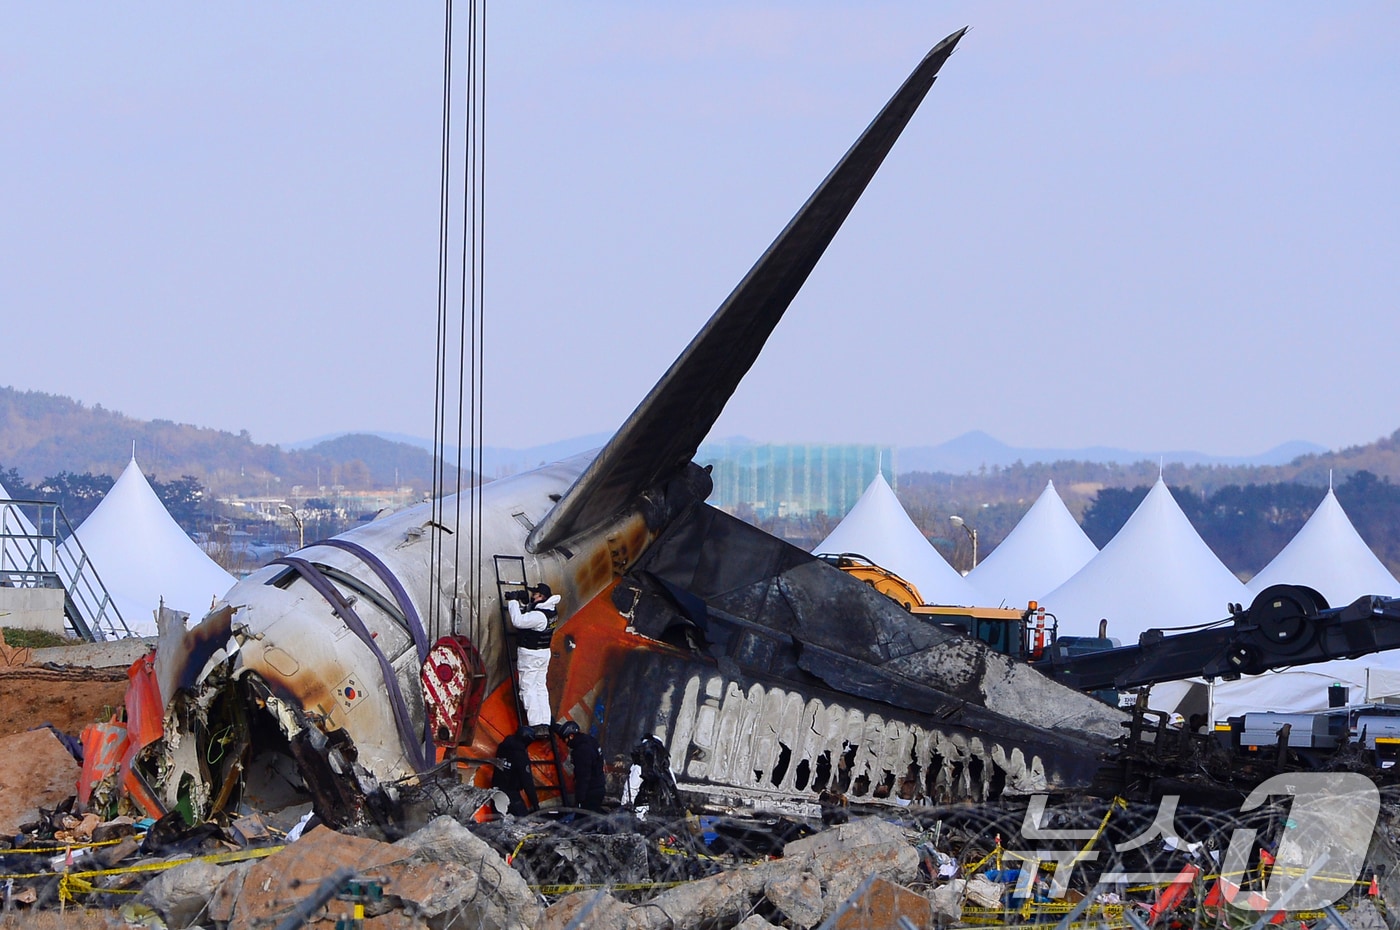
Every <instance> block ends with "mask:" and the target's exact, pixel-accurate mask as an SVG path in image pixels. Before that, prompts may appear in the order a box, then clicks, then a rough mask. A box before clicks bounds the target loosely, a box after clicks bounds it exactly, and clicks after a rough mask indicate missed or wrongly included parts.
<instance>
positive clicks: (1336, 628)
mask: <svg viewBox="0 0 1400 930" xmlns="http://www.w3.org/2000/svg"><path fill="white" fill-rule="evenodd" d="M1387 649H1400V598H1395V597H1378V596H1375V595H1366V596H1365V597H1360V598H1358V599H1357V600H1355V601H1353V602H1352V603H1350V604H1348V605H1346V606H1345V607H1329V606H1328V605H1327V601H1326V599H1325V598H1323V596H1322V595H1321V594H1319V593H1318V592H1317V591H1315V590H1313V589H1312V588H1307V587H1303V586H1302V585H1274V586H1272V587H1269V588H1265V589H1264V590H1263V591H1261V592H1259V595H1258V596H1257V597H1255V599H1254V601H1253V603H1251V604H1250V605H1249V608H1248V609H1244V608H1242V607H1241V606H1240V605H1238V604H1234V605H1231V608H1230V616H1229V617H1227V618H1225V619H1224V620H1221V621H1219V622H1218V623H1217V624H1213V625H1211V626H1209V627H1206V628H1204V629H1200V630H1194V631H1192V632H1188V633H1179V634H1177V635H1175V636H1167V635H1165V634H1164V633H1163V632H1162V631H1161V630H1148V631H1147V632H1145V633H1143V634H1142V636H1141V637H1140V638H1139V641H1138V644H1137V645H1135V646H1121V647H1119V648H1116V649H1108V650H1104V651H1101V652H1092V653H1084V654H1079V655H1071V654H1070V648H1069V644H1068V643H1067V642H1065V641H1064V640H1061V641H1060V642H1057V643H1055V644H1054V645H1053V646H1052V647H1051V648H1050V650H1049V651H1048V653H1047V656H1046V658H1045V659H1043V660H1042V661H1040V662H1038V663H1036V668H1038V669H1039V670H1040V671H1042V672H1044V673H1045V674H1047V675H1049V676H1050V677H1052V678H1054V679H1055V680H1056V681H1058V682H1060V683H1061V684H1064V685H1068V686H1069V687H1072V688H1077V689H1079V690H1081V691H1096V690H1102V689H1109V688H1118V689H1125V688H1134V687H1138V686H1140V685H1151V684H1156V683H1157V682H1162V681H1177V680H1179V679H1182V678H1192V677H1202V678H1211V679H1214V678H1223V679H1225V680H1227V681H1229V680H1233V679H1236V678H1239V677H1240V676H1241V675H1258V674H1260V673H1262V672H1266V671H1269V670H1271V669H1278V668H1287V667H1289V666H1296V665H1310V664H1313V663H1315V662H1326V661H1328V660H1330V659H1353V658H1357V657H1358V656H1363V655H1370V654H1371V653H1376V652H1384V651H1385V650H1387Z"/></svg>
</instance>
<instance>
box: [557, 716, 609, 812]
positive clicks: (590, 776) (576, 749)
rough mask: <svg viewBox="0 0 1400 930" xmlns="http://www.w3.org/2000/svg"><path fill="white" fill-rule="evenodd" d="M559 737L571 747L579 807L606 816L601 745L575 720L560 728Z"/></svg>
mask: <svg viewBox="0 0 1400 930" xmlns="http://www.w3.org/2000/svg"><path fill="white" fill-rule="evenodd" d="M559 737H560V739H562V740H563V741H564V744H565V745H566V746H568V747H569V758H570V759H572V760H573V763H574V797H575V798H576V799H577V802H578V806H579V807H581V808H583V809H584V810H587V811H593V812H594V813H597V814H601V813H603V753H602V750H600V749H599V748H598V741H597V740H596V739H594V738H593V737H592V736H590V735H589V734H587V733H585V732H583V730H581V729H580V728H579V725H578V724H577V723H574V722H573V721H572V720H568V721H565V722H564V723H563V724H561V725H560V727H559Z"/></svg>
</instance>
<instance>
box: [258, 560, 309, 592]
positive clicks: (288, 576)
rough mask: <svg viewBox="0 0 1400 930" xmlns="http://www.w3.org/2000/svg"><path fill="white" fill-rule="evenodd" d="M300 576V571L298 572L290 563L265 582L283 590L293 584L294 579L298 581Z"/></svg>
mask: <svg viewBox="0 0 1400 930" xmlns="http://www.w3.org/2000/svg"><path fill="white" fill-rule="evenodd" d="M300 577H301V575H300V573H298V572H297V570H296V569H295V568H292V567H291V566H290V565H288V566H287V567H286V568H284V569H282V570H281V571H280V572H278V573H277V574H275V575H273V576H272V577H271V578H269V579H267V581H265V582H263V583H264V584H266V585H270V586H272V587H274V588H281V589H282V590H283V591H285V590H287V589H288V588H290V587H291V586H292V582H293V581H296V580H297V579H298V578H300Z"/></svg>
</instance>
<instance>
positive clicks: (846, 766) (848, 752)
mask: <svg viewBox="0 0 1400 930" xmlns="http://www.w3.org/2000/svg"><path fill="white" fill-rule="evenodd" d="M845 745H846V748H845V749H844V750H843V751H842V752H841V764H840V766H839V767H838V768H837V770H836V772H837V774H836V790H837V791H840V792H842V793H843V794H844V793H845V792H846V791H847V789H849V788H850V787H851V767H852V766H854V765H855V764H856V753H857V752H858V751H859V750H860V746H859V745H853V744H851V743H846V744H845Z"/></svg>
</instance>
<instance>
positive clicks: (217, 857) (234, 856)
mask: <svg viewBox="0 0 1400 930" xmlns="http://www.w3.org/2000/svg"><path fill="white" fill-rule="evenodd" d="M286 848H287V847H286V846H264V847H261V848H259V849H240V850H237V851H235V852H227V853H213V854H211V855H208V856H189V857H187V858H185V859H172V860H169V861H163V862H141V863H138V864H136V865H125V866H121V867H120V868H113V869H92V870H88V871H78V872H73V871H61V872H29V873H25V874H13V875H0V881H5V880H6V879H25V878H53V877H55V876H58V878H59V883H60V885H62V883H63V881H64V880H65V879H67V880H68V882H69V886H70V887H71V886H73V884H74V882H73V880H74V879H77V880H79V881H80V882H81V881H86V880H87V879H89V878H97V877H100V876H105V875H128V874H132V873H136V872H162V871H164V870H166V869H173V868H175V866H177V865H184V864H185V863H186V862H212V863H214V864H215V865H222V864H223V863H226V862H242V861H244V860H246V859H262V858H264V857H266V856H270V855H272V854H273V853H277V852H281V851H282V850H284V849H286ZM99 890H101V891H103V892H105V891H107V889H105V888H103V889H99Z"/></svg>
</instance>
